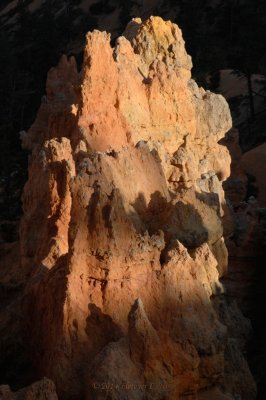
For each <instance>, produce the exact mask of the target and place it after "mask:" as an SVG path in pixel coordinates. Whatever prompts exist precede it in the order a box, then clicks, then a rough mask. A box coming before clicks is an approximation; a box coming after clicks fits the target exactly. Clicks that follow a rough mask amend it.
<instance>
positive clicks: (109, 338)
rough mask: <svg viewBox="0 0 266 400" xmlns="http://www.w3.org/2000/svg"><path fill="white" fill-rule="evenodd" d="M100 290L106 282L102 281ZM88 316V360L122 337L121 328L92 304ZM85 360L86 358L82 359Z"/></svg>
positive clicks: (89, 306)
mask: <svg viewBox="0 0 266 400" xmlns="http://www.w3.org/2000/svg"><path fill="white" fill-rule="evenodd" d="M101 285H102V286H103V287H102V290H103V291H104V286H106V285H107V281H105V282H104V281H102V283H101ZM88 309H89V316H88V318H87V324H86V333H87V335H88V339H89V343H88V353H89V358H90V359H91V358H93V357H95V356H96V354H98V353H99V352H100V351H101V350H102V349H103V348H104V347H105V346H106V345H107V344H108V343H110V342H116V341H117V340H119V339H120V338H121V337H123V336H124V334H123V332H122V330H121V328H120V327H119V326H118V325H117V324H115V323H114V322H113V320H112V318H111V317H110V316H109V315H107V314H104V313H103V312H102V310H101V309H100V308H99V307H97V306H96V305H95V304H93V303H89V305H88ZM84 359H85V360H86V357H84Z"/></svg>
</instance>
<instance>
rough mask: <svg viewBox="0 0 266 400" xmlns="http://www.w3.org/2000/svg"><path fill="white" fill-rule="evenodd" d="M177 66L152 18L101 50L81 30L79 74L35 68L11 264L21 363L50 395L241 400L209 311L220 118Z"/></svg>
mask: <svg viewBox="0 0 266 400" xmlns="http://www.w3.org/2000/svg"><path fill="white" fill-rule="evenodd" d="M191 67H192V64H191V60H190V57H189V56H188V55H187V53H186V51H185V47H184V41H183V39H182V35H181V31H180V29H179V28H178V27H177V26H176V25H174V24H172V23H171V22H169V21H168V22H165V21H163V20H162V19H161V18H158V17H151V18H150V19H149V20H148V21H146V22H144V23H142V22H141V21H140V20H139V19H136V20H133V21H132V22H131V23H130V24H129V25H128V26H127V28H126V30H125V33H124V36H123V37H120V38H118V40H117V42H116V45H115V48H111V46H110V36H109V35H108V34H106V33H105V32H98V31H94V32H92V33H88V35H87V44H86V48H85V52H84V64H83V68H82V71H81V73H78V71H77V69H76V65H75V61H74V59H73V58H70V59H69V60H68V59H67V58H66V57H63V58H62V59H61V61H60V62H59V65H58V66H57V67H56V68H53V69H52V70H51V71H50V72H49V74H48V79H47V97H46V99H45V101H43V103H42V104H41V107H40V110H39V112H38V115H37V118H36V121H35V122H34V124H33V126H32V127H31V129H30V130H29V132H28V133H27V135H25V136H24V139H23V140H24V146H25V147H27V148H28V149H30V150H31V151H32V155H31V159H30V165H29V180H28V183H27V184H26V187H25V190H24V195H23V204H24V217H23V219H22V223H21V228H20V235H21V256H22V266H21V268H22V269H23V270H25V271H27V273H28V274H30V279H29V282H28V285H27V296H26V298H25V304H24V308H25V310H26V311H27V313H28V316H29V319H28V321H29V323H28V337H29V346H30V351H31V354H32V359H33V361H34V363H35V366H36V371H37V373H38V375H39V376H43V375H45V376H48V377H49V378H51V379H52V380H53V381H54V382H55V384H56V387H57V391H58V394H59V397H61V398H62V399H68V398H69V399H81V398H86V399H88V400H90V399H91V400H92V399H93V400H94V399H102V398H106V391H107V390H108V396H109V398H110V399H125V398H130V399H136V400H137V399H138V400H139V399H158V400H159V399H162V398H164V399H169V400H170V399H171V400H177V399H178V398H180V399H182V398H183V396H186V395H190V396H191V397H190V398H191V399H192V398H193V399H196V398H197V395H198V393H200V392H201V391H206V390H207V389H208V388H210V387H212V386H213V387H214V393H216V388H217V390H218V392H219V395H220V393H221V395H220V398H223V394H222V392H220V390H219V389H218V387H219V386H220V387H221V388H222V389H223V390H224V391H226V390H227V387H228V388H229V392H230V393H231V394H236V395H241V396H242V399H247V400H252V399H254V398H255V393H256V390H255V384H254V382H253V379H252V377H251V375H250V373H249V369H248V366H247V364H246V361H245V360H244V358H243V357H242V355H241V351H242V348H241V346H240V345H238V342H239V341H238V338H237V337H235V336H234V333H233V334H231V331H230V329H229V328H228V326H227V325H230V318H229V321H228V319H227V320H226V319H225V318H224V314H223V313H222V312H218V311H217V307H218V306H219V307H224V309H225V310H228V313H229V310H231V308H230V305H228V304H226V303H225V300H224V299H223V296H222V294H223V287H222V285H221V283H220V282H219V276H220V275H223V274H224V273H225V272H226V265H227V251H226V247H225V244H224V240H223V227H222V222H221V217H222V216H223V215H224V211H225V208H226V204H225V201H224V192H223V189H222V182H223V181H224V180H225V179H226V178H227V177H228V176H229V174H230V157H229V153H228V151H227V149H226V148H225V147H224V146H221V145H219V144H218V141H219V140H220V139H221V138H222V137H223V136H224V134H225V133H226V131H228V130H229V129H230V127H231V117H230V113H229V108H228V105H227V103H226V101H225V100H224V98H223V97H222V96H219V95H215V94H213V93H210V92H209V91H205V90H204V89H203V88H199V87H198V86H197V84H196V83H195V82H194V81H193V80H192V79H191V73H190V71H191ZM214 298H218V300H217V302H218V306H217V305H216V306H215V307H214V304H213V299H214ZM219 307H218V308H219ZM229 315H233V316H234V317H235V318H238V321H239V330H240V331H241V330H242V329H244V330H245V329H246V325H245V323H244V322H243V320H244V319H241V318H240V317H238V314H234V313H233V312H231V314H230V313H229ZM232 318H233V317H232ZM247 329H248V328H247ZM232 341H233V344H234V346H233V345H232ZM230 373H234V374H236V376H237V378H236V379H235V380H234V381H233V382H234V383H233V384H232V383H230V385H228V374H230ZM108 385H111V386H110V387H109V389H108ZM203 394H204V393H203ZM226 396H227V397H226ZM228 396H230V394H229V395H228V394H226V395H224V398H230V397H228ZM203 398H204V397H203Z"/></svg>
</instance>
